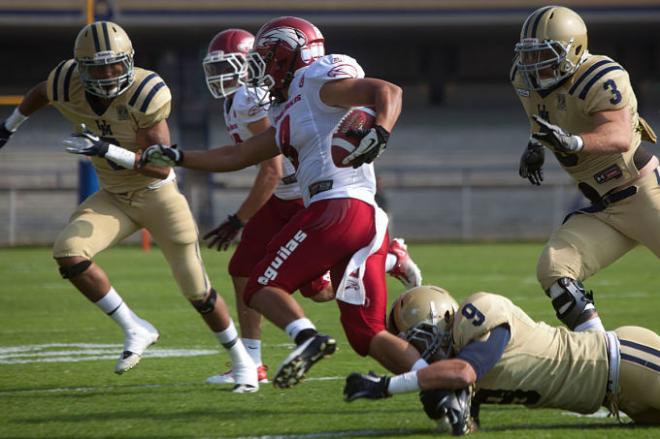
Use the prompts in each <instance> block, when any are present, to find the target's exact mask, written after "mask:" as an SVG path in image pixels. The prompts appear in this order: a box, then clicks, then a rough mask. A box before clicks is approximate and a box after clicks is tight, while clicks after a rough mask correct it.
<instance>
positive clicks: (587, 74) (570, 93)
mask: <svg viewBox="0 0 660 439" xmlns="http://www.w3.org/2000/svg"><path fill="white" fill-rule="evenodd" d="M613 62H614V61H610V60H609V59H604V60H602V61H598V62H597V63H596V64H594V65H593V66H591V67H589V68H588V69H587V71H586V72H584V73H583V74H582V75H580V77H579V78H578V80H577V81H575V84H573V86H572V87H571V89H570V90H568V94H569V95H572V94H573V93H575V91H576V90H577V88H578V87H579V86H580V84H582V81H584V80H585V79H587V77H588V76H589V75H591V74H592V73H593V71H594V70H596V69H597V68H599V67H601V66H604V65H605V64H610V63H613Z"/></svg>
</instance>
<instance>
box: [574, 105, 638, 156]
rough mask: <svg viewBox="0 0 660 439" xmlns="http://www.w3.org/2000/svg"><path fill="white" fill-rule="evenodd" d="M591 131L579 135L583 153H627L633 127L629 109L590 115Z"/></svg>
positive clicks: (630, 144) (630, 143)
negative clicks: (582, 142)
mask: <svg viewBox="0 0 660 439" xmlns="http://www.w3.org/2000/svg"><path fill="white" fill-rule="evenodd" d="M592 120H593V129H592V130H591V131H589V132H585V133H580V137H582V140H583V141H584V151H586V152H595V153H603V154H609V153H617V152H625V151H628V150H629V149H630V148H631V146H632V138H633V127H632V116H631V114H630V108H629V107H624V108H621V109H619V110H610V111H600V112H598V113H595V114H593V115H592Z"/></svg>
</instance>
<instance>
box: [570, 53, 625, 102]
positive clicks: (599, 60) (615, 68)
mask: <svg viewBox="0 0 660 439" xmlns="http://www.w3.org/2000/svg"><path fill="white" fill-rule="evenodd" d="M620 72H624V73H625V70H624V68H623V67H621V66H620V65H619V64H618V63H616V62H615V61H614V60H612V59H611V58H609V57H606V56H600V55H592V56H590V57H589V59H587V61H585V62H584V63H583V64H582V65H581V66H580V67H579V68H578V70H577V71H576V72H575V73H574V74H573V80H572V85H571V87H570V89H569V90H568V94H569V95H571V96H574V97H577V98H579V99H583V100H584V99H585V98H586V97H587V95H588V94H589V92H590V91H592V90H593V91H597V90H598V91H602V92H605V93H608V94H609V92H607V91H605V90H603V84H604V83H605V82H606V81H608V80H609V79H610V77H611V76H612V75H613V74H616V73H620Z"/></svg>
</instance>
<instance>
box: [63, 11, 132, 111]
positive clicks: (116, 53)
mask: <svg viewBox="0 0 660 439" xmlns="http://www.w3.org/2000/svg"><path fill="white" fill-rule="evenodd" d="M73 56H74V58H75V59H76V61H77V62H78V71H79V72H80V79H81V81H82V83H83V85H84V87H85V90H87V91H88V92H89V93H91V94H93V95H96V96H100V97H103V98H114V97H117V96H119V95H120V94H122V93H123V92H125V91H126V90H127V89H128V87H130V86H131V84H132V83H133V80H134V78H135V72H134V70H133V45H132V44H131V40H130V38H128V35H127V34H126V32H125V31H124V29H122V28H121V27H120V26H119V25H117V24H115V23H112V22H111V21H96V22H94V23H90V24H88V25H87V26H85V27H83V28H82V30H81V31H80V33H78V36H77V37H76V43H75V46H74V49H73ZM112 64H117V65H119V67H117V68H116V69H115V71H110V73H104V72H103V71H102V70H100V69H103V68H104V67H106V66H109V65H112Z"/></svg>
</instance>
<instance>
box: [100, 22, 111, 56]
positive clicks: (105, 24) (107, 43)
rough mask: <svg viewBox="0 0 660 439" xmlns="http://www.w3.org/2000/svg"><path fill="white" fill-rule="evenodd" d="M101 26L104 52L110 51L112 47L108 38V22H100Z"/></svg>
mask: <svg viewBox="0 0 660 439" xmlns="http://www.w3.org/2000/svg"><path fill="white" fill-rule="evenodd" d="M101 26H103V38H104V39H105V50H112V47H111V46H110V36H109V35H108V22H107V21H103V22H101Z"/></svg>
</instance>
